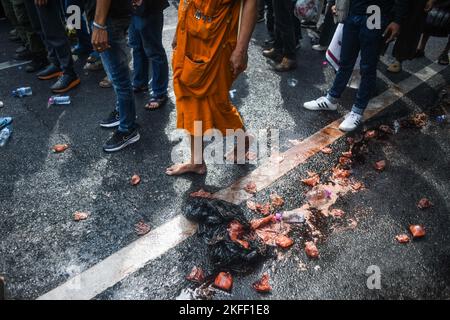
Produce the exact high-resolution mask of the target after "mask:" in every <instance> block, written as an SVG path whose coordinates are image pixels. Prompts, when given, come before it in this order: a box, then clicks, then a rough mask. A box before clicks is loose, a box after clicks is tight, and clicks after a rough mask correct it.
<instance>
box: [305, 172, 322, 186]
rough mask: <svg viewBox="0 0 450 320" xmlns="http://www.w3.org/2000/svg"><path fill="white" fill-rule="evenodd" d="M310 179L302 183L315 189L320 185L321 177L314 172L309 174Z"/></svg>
mask: <svg viewBox="0 0 450 320" xmlns="http://www.w3.org/2000/svg"><path fill="white" fill-rule="evenodd" d="M308 175H309V178H307V179H303V180H302V182H303V183H304V184H305V185H307V186H309V187H315V186H317V185H318V184H319V183H320V176H319V174H317V173H314V172H308Z"/></svg>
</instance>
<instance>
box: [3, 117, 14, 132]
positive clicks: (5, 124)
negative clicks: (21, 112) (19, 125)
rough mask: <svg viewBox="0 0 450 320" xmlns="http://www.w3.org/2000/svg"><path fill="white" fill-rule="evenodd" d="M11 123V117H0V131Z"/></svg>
mask: <svg viewBox="0 0 450 320" xmlns="http://www.w3.org/2000/svg"><path fill="white" fill-rule="evenodd" d="M12 122H13V119H12V118H11V117H0V130H1V129H3V128H4V127H6V126H9V125H10V124H11V123H12Z"/></svg>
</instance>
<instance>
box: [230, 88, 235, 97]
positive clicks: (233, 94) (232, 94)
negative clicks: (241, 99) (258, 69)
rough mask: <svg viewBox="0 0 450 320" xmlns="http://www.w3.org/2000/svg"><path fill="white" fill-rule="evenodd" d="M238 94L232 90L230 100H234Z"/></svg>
mask: <svg viewBox="0 0 450 320" xmlns="http://www.w3.org/2000/svg"><path fill="white" fill-rule="evenodd" d="M236 93H237V90H236V89H233V90H230V98H231V99H234V98H235V97H236Z"/></svg>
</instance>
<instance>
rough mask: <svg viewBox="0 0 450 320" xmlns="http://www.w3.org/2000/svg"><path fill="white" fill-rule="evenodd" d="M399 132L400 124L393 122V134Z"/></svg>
mask: <svg viewBox="0 0 450 320" xmlns="http://www.w3.org/2000/svg"><path fill="white" fill-rule="evenodd" d="M399 131H400V122H398V120H395V121H394V132H395V134H397V133H398V132H399Z"/></svg>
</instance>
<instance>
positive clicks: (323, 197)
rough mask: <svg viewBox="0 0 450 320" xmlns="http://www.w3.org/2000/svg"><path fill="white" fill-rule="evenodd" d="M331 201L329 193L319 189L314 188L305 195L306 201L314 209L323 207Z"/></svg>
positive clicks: (318, 187)
mask: <svg viewBox="0 0 450 320" xmlns="http://www.w3.org/2000/svg"><path fill="white" fill-rule="evenodd" d="M330 199H331V192H330V191H328V190H326V189H324V188H322V187H320V186H316V187H314V188H313V189H312V190H311V191H310V192H308V193H307V194H306V200H308V202H309V204H310V205H311V206H312V207H314V208H319V207H322V206H323V205H325V204H326V203H327V202H328V201H330Z"/></svg>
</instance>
